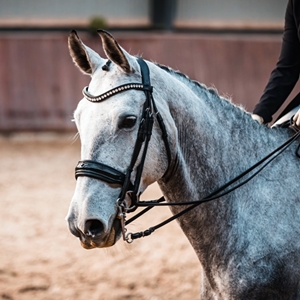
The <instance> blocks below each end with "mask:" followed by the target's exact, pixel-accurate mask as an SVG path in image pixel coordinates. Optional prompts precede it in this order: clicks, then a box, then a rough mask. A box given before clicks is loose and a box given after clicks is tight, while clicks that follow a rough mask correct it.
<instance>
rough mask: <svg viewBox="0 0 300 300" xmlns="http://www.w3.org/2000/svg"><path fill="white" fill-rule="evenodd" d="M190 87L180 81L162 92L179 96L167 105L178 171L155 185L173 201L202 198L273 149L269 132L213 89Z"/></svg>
mask: <svg viewBox="0 0 300 300" xmlns="http://www.w3.org/2000/svg"><path fill="white" fill-rule="evenodd" d="M191 85H192V88H193V89H194V90H193V89H191V88H190V87H188V86H187V85H186V84H185V83H182V82H181V83H177V84H175V85H174V84H173V85H172V86H171V85H170V87H169V91H168V85H167V84H165V91H166V93H169V94H171V95H177V97H176V96H173V97H172V100H171V101H169V103H168V105H169V109H170V112H171V115H172V117H173V119H174V122H175V124H176V128H177V132H178V139H177V147H176V150H175V152H176V160H175V164H174V165H173V168H174V170H176V171H174V172H173V173H172V176H170V180H169V181H168V182H164V181H163V180H160V181H159V184H160V185H161V188H162V190H163V192H164V193H165V195H166V196H167V198H168V199H169V201H174V202H178V201H185V199H186V200H197V199H200V198H202V197H203V196H205V195H207V194H209V193H210V192H212V191H213V190H215V189H216V188H218V187H219V186H221V185H223V184H224V183H226V182H227V181H229V180H230V179H232V178H233V177H235V176H237V175H238V174H240V173H241V172H242V171H244V170H245V169H247V168H248V167H250V166H251V165H253V164H254V163H255V162H257V161H258V160H259V159H261V158H262V157H264V155H265V154H266V153H267V152H266V151H269V149H270V151H271V150H273V149H275V147H274V145H275V140H276V139H275V138H274V134H273V135H272V134H270V129H268V128H265V127H264V126H261V125H259V124H258V123H257V122H255V121H253V120H252V118H251V116H250V115H249V114H247V113H246V112H244V111H242V109H240V108H238V107H236V106H234V105H233V104H231V103H230V102H229V101H227V100H225V99H222V98H221V97H220V96H218V95H217V93H216V92H215V91H213V90H209V89H207V88H205V87H201V86H195V84H193V83H191ZM174 86H175V89H174ZM175 99H178V101H176V100H175ZM277 145H278V140H277ZM174 191H176V192H174ZM183 197H184V198H183Z"/></svg>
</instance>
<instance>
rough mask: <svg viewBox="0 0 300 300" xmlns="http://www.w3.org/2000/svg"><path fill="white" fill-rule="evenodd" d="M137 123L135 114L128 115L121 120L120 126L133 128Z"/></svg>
mask: <svg viewBox="0 0 300 300" xmlns="http://www.w3.org/2000/svg"><path fill="white" fill-rule="evenodd" d="M135 123H136V117H135V116H127V117H125V118H123V119H122V120H120V122H119V124H118V127H119V128H120V129H122V128H132V127H133V126H134V125H135Z"/></svg>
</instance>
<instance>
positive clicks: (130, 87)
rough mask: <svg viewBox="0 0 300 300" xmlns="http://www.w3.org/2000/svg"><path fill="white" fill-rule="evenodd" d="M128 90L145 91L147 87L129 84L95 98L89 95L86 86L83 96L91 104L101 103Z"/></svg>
mask: <svg viewBox="0 0 300 300" xmlns="http://www.w3.org/2000/svg"><path fill="white" fill-rule="evenodd" d="M127 90H145V87H144V86H143V84H140V83H127V84H123V85H120V86H118V87H116V88H114V89H111V90H109V91H107V92H105V93H103V94H101V95H99V96H93V95H92V94H90V93H89V91H88V87H87V86H86V87H84V88H83V90H82V94H83V96H84V97H85V98H86V99H87V100H89V101H91V102H101V101H103V100H105V99H107V98H109V97H111V96H113V95H115V94H118V93H121V92H124V91H127Z"/></svg>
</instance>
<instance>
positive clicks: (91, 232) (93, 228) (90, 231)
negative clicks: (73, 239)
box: [84, 220, 104, 238]
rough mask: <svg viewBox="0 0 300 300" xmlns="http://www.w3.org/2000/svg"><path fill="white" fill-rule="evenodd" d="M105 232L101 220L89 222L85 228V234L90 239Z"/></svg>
mask: <svg viewBox="0 0 300 300" xmlns="http://www.w3.org/2000/svg"><path fill="white" fill-rule="evenodd" d="M103 230H104V225H103V224H102V222H101V221H99V220H87V221H86V222H85V226H84V234H85V235H86V236H88V237H91V238H94V237H95V236H97V235H100V234H101V233H102V232H103Z"/></svg>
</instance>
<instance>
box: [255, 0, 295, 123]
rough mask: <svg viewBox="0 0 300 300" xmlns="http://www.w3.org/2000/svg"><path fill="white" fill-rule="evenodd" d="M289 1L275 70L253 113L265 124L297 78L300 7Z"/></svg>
mask: <svg viewBox="0 0 300 300" xmlns="http://www.w3.org/2000/svg"><path fill="white" fill-rule="evenodd" d="M297 2H300V1H298V0H289V2H288V6H287V9H286V14H285V26H284V33H283V39H282V46H281V52H280V56H279V60H278V62H277V64H276V68H275V69H274V70H273V71H272V73H271V75H270V78H269V82H268V84H267V86H266V88H265V90H264V93H263V95H262V97H261V99H260V101H259V103H258V104H257V105H256V106H255V108H254V110H253V113H254V114H257V115H259V116H261V117H263V119H264V122H265V123H269V122H270V121H272V115H273V114H274V113H275V112H276V111H277V110H278V109H279V108H280V106H281V105H282V104H283V103H284V101H285V100H286V98H287V97H288V95H289V94H290V93H291V91H292V89H293V88H294V86H295V84H296V83H297V81H298V78H299V72H300V42H299V36H298V30H300V28H299V18H300V5H299V4H298V3H297Z"/></svg>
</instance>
